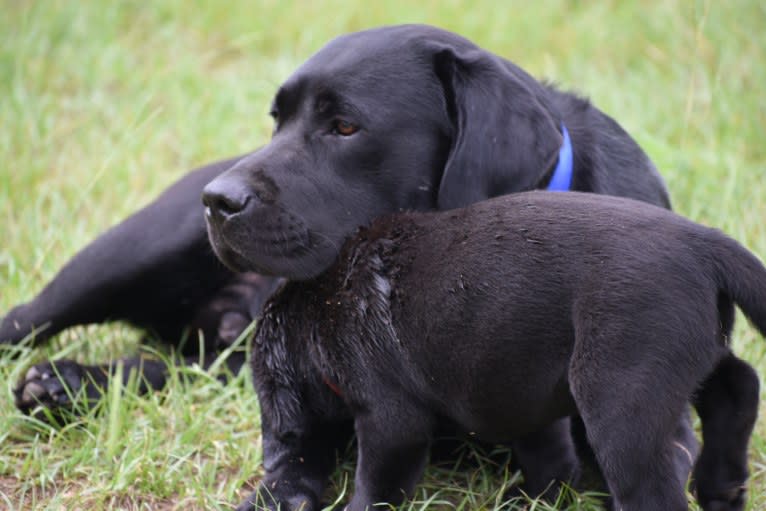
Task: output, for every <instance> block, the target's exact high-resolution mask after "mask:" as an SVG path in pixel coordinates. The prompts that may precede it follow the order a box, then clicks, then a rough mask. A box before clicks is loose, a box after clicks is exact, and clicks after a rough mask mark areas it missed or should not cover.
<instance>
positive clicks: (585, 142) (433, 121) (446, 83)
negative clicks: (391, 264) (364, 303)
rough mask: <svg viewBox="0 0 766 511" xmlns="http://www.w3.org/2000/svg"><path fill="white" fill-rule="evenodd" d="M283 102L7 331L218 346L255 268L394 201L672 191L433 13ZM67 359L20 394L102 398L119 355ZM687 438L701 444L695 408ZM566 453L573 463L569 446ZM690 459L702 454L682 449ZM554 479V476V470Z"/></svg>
mask: <svg viewBox="0 0 766 511" xmlns="http://www.w3.org/2000/svg"><path fill="white" fill-rule="evenodd" d="M272 115H273V116H274V118H275V124H276V127H275V133H274V137H273V139H272V141H271V143H270V144H269V145H268V146H266V147H265V148H263V149H261V150H259V151H256V152H254V153H252V154H249V155H245V156H242V157H238V158H233V159H231V160H226V161H222V162H219V163H215V164H212V165H209V166H207V167H204V168H202V169H198V170H197V171H195V172H192V173H191V174H189V175H188V176H186V177H184V178H183V179H182V180H181V181H180V182H178V183H177V184H175V185H174V186H172V187H171V188H170V189H169V190H167V191H166V192H165V193H164V194H163V195H162V196H161V197H160V198H159V199H158V200H157V201H155V202H154V203H152V204H151V205H149V206H148V207H147V208H145V209H144V210H142V211H140V212H139V213H137V214H135V215H134V216H132V217H130V218H129V219H127V220H126V221H124V222H123V223H121V224H119V225H118V226H116V227H115V228H113V229H112V230H110V231H108V232H107V233H105V234H104V235H102V236H101V237H99V238H98V239H96V240H95V241H94V242H93V243H92V244H91V245H89V246H88V247H86V248H85V249H84V250H83V251H82V252H80V253H79V254H77V255H76V256H75V257H74V258H73V259H72V260H71V261H70V262H69V263H68V264H67V265H66V266H65V267H64V268H63V269H62V270H61V272H60V273H59V274H58V275H57V276H56V277H55V278H54V279H53V281H51V282H50V283H49V284H48V285H47V286H46V287H45V289H44V290H43V291H42V292H41V293H40V294H39V295H38V296H37V297H35V299H34V300H32V301H31V302H29V303H27V304H23V305H20V306H18V307H16V308H14V309H13V310H11V311H10V312H9V313H8V315H7V316H6V317H5V318H4V319H3V322H2V324H0V339H2V340H3V341H4V342H11V343H15V342H19V341H20V340H21V339H23V338H24V337H25V336H27V335H28V334H29V333H30V332H33V331H36V332H37V335H36V337H35V339H36V340H37V341H38V342H39V341H41V340H43V339H45V338H47V337H49V336H50V335H53V334H54V333H56V332H58V331H60V330H61V329H63V328H66V327H68V326H71V325H75V324H83V323H92V322H100V321H106V320H110V319H124V320H128V321H130V322H132V323H134V324H136V325H138V326H140V327H143V328H146V329H148V330H151V331H153V332H155V333H156V334H157V335H158V336H159V337H161V338H163V339H165V340H167V341H168V342H177V340H178V339H179V338H180V337H181V332H182V331H183V329H184V328H185V327H186V326H188V325H189V324H191V325H192V330H193V331H196V330H197V329H200V330H202V331H203V333H204V344H203V347H202V351H203V354H206V355H207V357H206V359H207V360H210V358H211V357H210V354H214V353H216V352H218V351H220V350H221V348H224V347H226V346H228V345H229V344H230V343H231V341H232V339H234V338H236V337H237V334H238V333H239V332H240V331H241V330H242V329H243V328H244V325H245V324H247V323H248V322H249V320H250V319H251V318H252V317H254V316H255V315H256V314H257V312H258V310H259V308H260V304H261V303H262V300H263V299H264V297H265V296H266V295H268V294H269V293H270V291H271V290H272V289H273V286H274V283H275V280H274V279H273V278H268V277H261V276H258V275H257V274H254V273H248V272H258V273H260V274H266V275H272V276H273V275H278V276H283V277H288V278H291V279H300V278H307V277H311V276H314V275H316V274H318V273H319V272H321V271H322V270H324V269H325V268H327V266H328V265H329V264H330V263H331V262H332V261H333V259H334V258H335V257H336V255H337V253H338V250H339V247H340V244H341V242H342V240H343V239H344V238H345V237H346V236H347V235H348V234H349V233H351V232H353V230H354V229H355V228H356V227H357V226H359V225H362V224H365V223H367V222H368V221H369V220H370V219H372V218H374V217H376V216H379V215H381V214H384V213H389V212H393V211H398V210H431V209H450V208H454V207H458V206H463V205H466V204H470V203H472V202H476V201H478V200H482V199H485V198H488V197H492V196H496V195H502V194H507V193H512V192H519V191H523V190H530V189H537V188H548V187H549V186H551V185H553V186H554V187H564V188H569V189H572V190H580V191H587V192H594V193H601V194H612V195H621V196H626V197H632V198H635V199H639V200H643V201H647V202H651V203H653V204H657V205H660V206H663V207H669V200H668V195H667V192H666V189H665V186H664V184H663V182H662V179H661V178H660V176H659V174H658V173H657V171H656V169H655V167H654V166H653V165H652V163H651V162H650V161H649V159H648V158H647V156H646V155H645V154H644V153H643V152H642V151H641V149H640V148H639V147H638V146H637V144H636V143H635V142H634V141H633V140H632V139H631V138H630V136H629V135H628V134H627V133H625V132H624V131H623V130H622V128H620V126H619V125H618V124H617V123H616V122H615V121H614V120H612V119H611V118H610V117H608V116H607V115H605V114H604V113H602V112H600V111H599V110H598V109H596V108H595V107H593V106H592V105H591V104H590V103H589V102H588V101H587V100H585V99H582V98H579V97H576V96H575V95H572V94H569V93H565V92H561V91H559V90H557V89H555V88H554V87H552V86H549V85H546V84H542V83H540V82H538V81H536V80H534V79H533V78H532V77H530V76H529V75H528V74H527V73H525V72H524V71H522V70H521V69H520V68H518V67H517V66H515V65H514V64H512V63H510V62H508V61H506V60H504V59H502V58H500V57H497V56H495V55H493V54H491V53H489V52H487V51H484V50H482V49H480V48H478V47H476V46H475V45H473V44H472V43H471V42H469V41H467V40H466V39H464V38H462V37H459V36H457V35H455V34H451V33H449V32H445V31H442V30H439V29H435V28H431V27H426V26H398V27H387V28H381V29H375V30H369V31H364V32H360V33H355V34H350V35H347V36H343V37H340V38H338V39H336V40H334V41H332V42H331V43H330V44H328V45H327V46H326V47H325V48H323V49H322V50H321V51H319V52H318V53H317V54H316V55H315V56H313V57H312V58H311V59H309V60H308V61H307V62H306V63H305V64H304V65H303V66H302V67H301V68H300V69H299V70H298V71H297V72H296V73H295V74H294V75H293V76H292V77H291V78H290V79H289V80H287V82H286V83H285V84H284V85H283V86H282V87H281V88H280V90H279V92H278V94H277V95H276V97H275V100H274V107H273V109H272ZM569 158H571V161H570V162H569V163H567V160H568V159H569ZM229 168H230V170H229V171H228V172H226V173H225V174H224V175H222V176H220V177H219V178H218V179H216V180H215V181H213V182H212V183H210V184H209V185H208V186H207V187H206V188H205V202H206V203H207V204H208V211H209V215H208V218H209V221H210V225H211V229H210V231H211V234H210V237H211V239H212V240H213V245H214V247H215V250H216V252H217V254H218V256H219V257H220V258H221V259H222V260H223V261H224V262H225V263H226V264H227V265H228V266H229V267H230V268H232V269H234V270H236V271H231V270H229V269H226V268H224V267H223V266H222V265H221V264H220V262H219V261H218V260H217V259H216V258H215V256H214V255H213V253H212V251H211V250H210V247H209V245H208V241H207V239H206V238H207V236H206V233H205V224H204V219H203V215H202V214H201V210H200V208H199V207H198V201H199V196H200V194H201V193H202V189H203V187H205V185H206V183H208V182H209V181H210V180H211V179H213V178H214V177H215V176H218V175H220V174H221V173H223V172H224V171H225V170H226V169H229ZM561 183H563V185H562V184H561ZM126 247H130V249H126ZM242 270H245V273H237V272H240V271H242ZM39 328H42V330H36V329H39ZM186 346H187V347H189V348H190V349H192V350H193V349H196V348H197V347H198V346H199V343H197V342H188V343H186ZM189 357H191V358H192V359H197V357H199V354H198V353H190V354H189ZM229 360H230V362H231V366H232V368H234V369H236V367H237V366H239V365H241V364H242V357H241V355H238V356H237V357H233V358H230V359H229ZM125 363H126V365H127V366H128V367H129V368H136V369H142V370H143V372H144V375H145V378H144V380H145V382H146V384H147V387H158V386H161V385H162V384H163V383H164V380H165V367H164V365H163V364H162V363H161V362H159V361H151V360H140V359H138V358H134V359H127V360H126V361H125ZM56 366H57V367H56V369H57V370H54V368H53V367H52V365H51V364H50V363H42V364H38V365H36V366H34V367H33V368H31V369H30V371H29V373H28V374H27V376H26V378H24V380H23V381H22V382H21V383H20V385H19V387H18V390H17V404H18V405H19V406H20V407H21V408H22V409H27V410H28V409H31V408H32V407H33V406H36V405H37V404H38V403H43V404H45V405H47V406H50V407H56V406H67V404H68V402H67V393H65V392H63V388H64V386H65V385H68V386H69V387H71V388H74V389H82V390H83V391H84V392H86V393H88V394H89V395H92V396H94V397H96V396H97V395H98V394H99V389H98V387H97V386H95V385H93V384H92V381H95V382H96V383H99V384H101V385H103V384H105V378H104V376H103V375H104V373H105V372H108V370H109V367H104V366H82V365H80V364H77V363H75V362H72V361H66V362H58V363H57V364H56ZM62 379H63V381H62ZM565 426H566V424H563V425H558V426H556V427H558V428H559V429H561V428H564V427H565ZM554 429H555V428H554ZM558 436H561V435H558ZM678 436H679V441H680V443H681V444H682V445H684V446H686V447H685V449H686V450H687V451H688V452H689V453H690V454H691V455H692V456H693V454H694V452H695V446H694V439H693V437H692V435H691V431H690V428H689V427H688V425H687V424H683V423H682V424H681V425H680V427H679V432H678ZM542 438H544V439H547V438H548V436H546V435H545V434H543V437H542ZM534 440H535V439H530V442H529V443H520V444H518V447H517V457H518V459H519V460H521V461H524V460H525V458H528V460H527V463H528V464H533V463H535V461H537V460H539V461H542V460H544V459H545V457H544V456H540V454H539V451H537V450H534V449H533V450H532V451H533V452H531V453H527V452H526V451H525V449H524V446H525V445H534V444H535V443H536V442H534ZM538 443H539V442H538ZM563 458H564V462H562V463H563V464H564V465H565V466H566V467H568V466H569V461H570V459H571V458H570V457H569V456H564V457H563ZM546 461H547V460H546ZM540 464H541V465H546V466H549V467H551V470H553V471H554V472H555V473H561V472H563V471H564V470H563V469H561V467H557V466H556V463H547V462H546V463H540ZM679 466H680V468H679V470H681V471H684V470H686V471H687V472H688V469H689V467H690V466H691V460H690V459H689V457H687V456H686V454H685V453H684V449H679ZM272 467H273V468H274V471H272V472H271V476H269V477H272V478H274V477H277V478H279V477H281V476H279V474H281V473H282V470H283V468H284V467H280V466H278V464H275V465H273V466H272ZM312 470H313V469H312ZM299 472H300V471H299ZM274 474H276V476H275V475H274ZM297 477H300V476H297ZM528 479H530V480H531V479H532V478H531V477H529V474H528ZM294 480H295V481H297V480H298V479H294ZM547 480H549V478H547V474H545V476H544V477H541V478H540V481H539V482H540V484H541V485H543V486H544V484H547ZM532 486H533V487H534V486H535V485H532ZM282 487H285V486H284V485H283V486H282Z"/></svg>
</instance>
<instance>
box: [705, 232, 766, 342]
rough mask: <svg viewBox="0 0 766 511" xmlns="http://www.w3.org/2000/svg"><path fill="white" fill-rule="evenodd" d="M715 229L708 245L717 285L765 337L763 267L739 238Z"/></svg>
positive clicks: (765, 292)
mask: <svg viewBox="0 0 766 511" xmlns="http://www.w3.org/2000/svg"><path fill="white" fill-rule="evenodd" d="M714 232H715V241H714V242H713V243H712V244H711V245H710V248H711V249H712V255H713V265H714V272H715V273H714V275H715V279H716V281H717V283H718V287H719V289H720V290H721V291H723V292H724V293H726V294H727V295H728V296H729V297H731V299H732V300H734V302H735V303H736V304H737V305H738V306H739V308H740V309H742V312H744V313H745V316H747V318H748V319H749V320H750V321H751V322H752V323H753V325H754V326H755V327H756V328H757V329H758V330H759V331H760V332H761V335H763V336H765V337H766V267H764V265H763V263H761V261H759V260H758V258H757V257H756V256H755V255H753V254H752V253H751V252H750V251H749V250H747V249H746V248H745V247H743V246H742V245H740V244H739V243H738V242H736V241H735V240H733V239H732V238H730V237H728V236H726V235H725V234H723V233H722V232H720V231H714Z"/></svg>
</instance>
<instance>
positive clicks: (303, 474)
mask: <svg viewBox="0 0 766 511" xmlns="http://www.w3.org/2000/svg"><path fill="white" fill-rule="evenodd" d="M350 438H351V424H350V423H346V424H343V423H325V424H319V423H314V424H312V425H310V426H309V427H308V428H307V429H304V430H302V431H296V430H291V431H282V432H277V431H274V430H273V429H272V428H271V427H269V426H268V425H264V426H263V432H262V442H263V466H264V468H265V472H266V473H265V474H264V476H263V479H262V480H261V482H260V484H259V485H258V487H257V488H256V490H255V491H254V492H253V493H252V495H250V496H249V497H248V498H247V499H246V500H245V501H244V502H243V503H242V504H240V506H239V507H238V508H237V510H238V511H250V510H261V509H270V510H276V509H279V510H280V511H315V510H316V511H318V510H319V509H321V505H320V501H321V497H322V493H323V492H324V489H325V487H326V485H327V482H328V481H329V479H330V475H331V474H332V471H333V470H334V468H335V460H336V456H337V454H336V452H337V451H338V450H340V449H342V448H343V447H344V446H345V445H347V443H348V441H349V440H350Z"/></svg>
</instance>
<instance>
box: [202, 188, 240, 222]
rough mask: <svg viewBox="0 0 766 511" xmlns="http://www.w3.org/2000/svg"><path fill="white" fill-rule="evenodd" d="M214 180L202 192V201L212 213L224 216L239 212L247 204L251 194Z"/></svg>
mask: <svg viewBox="0 0 766 511" xmlns="http://www.w3.org/2000/svg"><path fill="white" fill-rule="evenodd" d="M225 185H226V183H224V186H222V185H220V184H219V183H216V181H213V182H212V183H210V184H209V185H207V186H206V187H205V189H204V190H203V192H202V203H203V204H204V205H205V206H206V207H207V209H208V211H209V212H210V214H213V215H221V216H224V217H227V216H231V215H234V214H236V213H239V212H240V211H242V210H243V209H245V207H246V206H247V203H248V202H249V201H250V198H251V195H250V194H248V193H247V192H246V191H244V190H241V189H239V188H237V187H227V186H225Z"/></svg>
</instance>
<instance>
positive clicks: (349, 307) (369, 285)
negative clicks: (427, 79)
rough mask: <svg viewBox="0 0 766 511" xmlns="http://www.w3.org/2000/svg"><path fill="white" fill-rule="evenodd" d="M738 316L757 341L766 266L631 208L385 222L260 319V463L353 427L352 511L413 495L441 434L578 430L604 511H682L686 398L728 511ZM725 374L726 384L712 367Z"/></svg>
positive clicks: (746, 413) (480, 207)
mask: <svg viewBox="0 0 766 511" xmlns="http://www.w3.org/2000/svg"><path fill="white" fill-rule="evenodd" d="M735 303H736V304H738V305H739V306H740V307H742V309H743V311H744V312H745V314H746V315H747V316H748V317H749V318H750V319H751V320H752V321H753V323H754V324H755V326H756V327H757V328H758V329H759V330H760V331H761V332H762V333H764V334H766V268H764V267H763V266H762V265H761V263H760V262H759V261H758V260H757V259H756V258H755V257H754V256H753V255H752V254H750V253H749V252H748V251H747V250H745V249H744V248H743V247H741V246H740V245H739V244H737V243H736V242H735V241H734V240H732V239H730V238H728V237H726V236H725V235H723V234H722V233H720V232H719V231H715V230H712V229H709V228H705V227H702V226H700V225H697V224H694V223H692V222H690V221H688V220H685V219H683V218H681V217H679V216H677V215H674V214H673V213H670V212H668V211H666V210H664V209H661V208H657V207H653V206H650V205H646V204H644V203H641V202H637V201H631V200H626V199H617V198H606V197H596V196H594V195H589V194H575V193H572V194H551V193H540V192H533V193H525V194H515V195H511V196H507V197H502V198H496V199H491V200H488V201H484V202H480V203H478V204H475V205H473V206H469V207H467V208H464V209H460V210H455V211H451V212H442V213H420V214H418V213H406V214H400V215H394V216H389V217H386V218H383V219H379V220H376V221H374V222H373V223H372V225H371V226H370V227H369V228H368V229H362V230H361V232H360V233H358V234H357V235H356V236H355V237H353V238H352V239H351V240H350V241H349V242H348V243H347V244H346V245H345V246H344V248H343V250H342V251H341V255H340V258H339V260H338V262H337V263H336V264H334V265H333V266H331V268H330V269H329V270H328V271H326V272H325V273H323V274H321V275H320V276H318V277H317V278H315V279H314V280H310V281H306V282H289V283H288V284H287V285H286V286H285V288H284V289H283V290H282V291H281V292H280V293H279V294H277V295H276V297H275V298H273V299H272V301H271V302H269V304H268V305H267V307H266V311H265V314H264V318H263V320H262V321H261V323H260V324H259V326H258V330H257V333H256V336H255V351H254V357H253V370H254V381H255V385H256V388H257V391H258V397H259V401H260V403H261V420H262V427H263V447H264V452H265V453H266V454H265V456H264V458H265V460H267V461H269V462H271V463H273V462H274V460H275V459H282V458H285V459H286V460H287V461H286V462H287V463H299V462H300V463H307V464H310V463H312V461H313V460H312V459H311V457H312V456H316V450H317V448H316V446H315V445H313V443H312V441H314V439H308V438H306V437H305V431H306V429H307V428H309V427H313V425H316V424H331V423H333V422H335V421H339V420H343V419H344V418H346V417H348V416H349V415H350V416H352V417H353V419H354V426H355V430H356V435H357V439H358V448H359V454H358V460H357V467H356V480H355V493H354V495H353V498H352V499H351V501H350V503H349V505H348V507H347V508H346V509H348V510H349V511H362V510H364V509H367V507H368V506H372V505H373V504H375V503H380V502H386V503H392V504H398V503H400V502H401V501H402V500H403V498H404V497H405V496H406V495H411V494H412V492H413V489H414V487H415V485H416V483H417V482H418V480H419V479H420V477H421V475H422V473H423V469H424V467H425V464H426V459H427V453H428V446H429V442H430V441H431V439H432V435H433V431H434V428H435V426H436V425H437V424H439V423H440V422H441V421H443V420H444V418H447V419H449V420H451V421H453V422H454V423H455V424H457V425H459V426H460V427H461V428H462V429H463V430H464V431H466V432H469V431H470V432H473V433H475V434H476V436H477V437H479V438H483V439H486V440H489V441H492V442H500V441H508V440H509V439H513V438H519V437H522V436H524V435H525V434H528V433H530V432H532V431H535V430H537V429H539V428H541V427H543V426H545V425H546V424H548V423H550V422H551V421H554V420H556V419H558V418H560V417H562V416H568V415H577V416H579V417H580V418H581V420H582V421H583V423H584V426H585V430H586V432H587V442H588V443H589V445H590V446H591V447H592V449H593V451H594V453H595V456H596V459H597V461H598V464H599V466H600V468H601V470H602V472H603V474H604V477H605V479H606V481H607V483H608V486H609V490H610V492H611V493H612V496H613V498H614V507H615V509H622V510H624V511H631V510H644V511H656V510H660V509H662V510H668V511H670V510H684V509H687V502H686V497H685V492H684V484H685V482H686V481H685V479H680V478H679V477H678V475H677V473H676V472H675V471H674V467H673V456H674V455H673V451H674V447H673V442H674V438H673V432H674V430H675V427H676V425H677V424H678V421H679V419H680V418H681V416H682V415H683V414H684V410H685V408H686V404H687V402H689V400H693V402H694V404H695V405H696V407H697V410H698V411H699V413H700V416H701V419H702V429H703V435H704V446H703V450H702V454H701V456H700V459H699V461H698V463H697V465H696V467H695V471H694V479H695V484H696V489H697V495H698V500H699V502H700V504H701V505H702V507H703V509H706V510H739V509H742V508H743V507H744V498H743V495H744V490H743V488H744V484H745V481H746V477H747V463H746V461H747V460H746V457H747V444H748V440H749V436H750V433H751V431H752V428H753V425H754V423H755V419H756V416H757V407H758V380H757V376H756V375H755V373H754V371H753V370H752V369H751V368H750V367H749V366H748V365H747V364H746V363H744V362H743V361H741V360H739V359H736V358H735V357H734V355H732V354H731V353H730V351H729V347H728V344H729V335H730V333H731V329H732V323H733V320H734V304H735ZM733 360H736V361H737V368H738V372H737V373H732V372H731V371H729V370H727V368H725V367H722V365H721V364H723V365H726V364H728V363H730V362H731V361H733ZM712 407H716V408H720V407H724V408H726V410H727V412H728V413H727V414H726V415H725V420H721V419H722V416H712V418H711V416H710V414H709V412H710V409H711V408H712ZM299 460H300V461H299ZM270 468H271V467H269V466H266V469H267V471H268V470H270ZM287 482H288V483H290V481H287ZM281 483H282V481H280V480H272V481H271V484H272V485H273V486H264V487H263V488H265V490H261V491H262V492H263V493H264V494H265V493H266V491H268V490H269V489H271V488H278V486H279V484H281ZM304 490H310V491H311V492H316V491H318V490H320V488H304ZM263 496H264V495H261V497H263ZM254 498H255V496H254V497H253V499H254ZM266 498H267V499H268V498H270V497H268V496H266ZM304 498H305V501H306V503H307V504H308V507H307V508H304V509H315V505H314V502H313V498H312V497H311V495H304ZM299 503H300V499H299V498H297V497H296V496H295V495H294V496H293V497H292V498H291V500H290V501H289V502H281V504H282V505H283V507H282V509H285V508H286V507H288V508H290V509H296V508H297V507H296V506H297V505H298V504H299ZM248 507H249V505H248V504H245V505H243V508H248Z"/></svg>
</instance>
